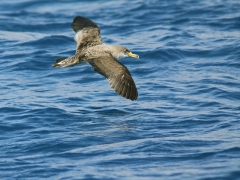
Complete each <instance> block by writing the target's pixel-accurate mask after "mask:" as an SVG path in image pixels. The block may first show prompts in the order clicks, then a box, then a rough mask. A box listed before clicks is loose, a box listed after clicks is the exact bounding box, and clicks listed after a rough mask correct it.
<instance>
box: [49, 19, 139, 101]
mask: <svg viewBox="0 0 240 180" xmlns="http://www.w3.org/2000/svg"><path fill="white" fill-rule="evenodd" d="M71 27H72V29H73V30H74V31H75V32H76V35H75V37H74V40H75V42H76V44H77V48H76V53H75V55H74V56H71V57H68V58H57V59H56V61H55V62H54V64H53V65H52V67H54V68H64V67H70V66H75V65H77V64H79V63H81V62H82V61H88V62H89V63H90V64H91V65H92V67H93V70H94V71H96V72H98V73H99V74H101V75H103V76H104V77H105V78H106V79H107V80H108V82H109V84H110V86H111V88H113V89H114V90H115V92H116V93H118V94H119V95H121V96H122V97H124V98H126V99H130V100H132V101H134V100H136V99H137V97H138V92H137V88H136V85H135V83H134V80H133V78H132V76H131V73H130V72H129V70H128V69H127V67H126V66H124V65H123V64H122V63H120V62H119V61H118V60H117V59H120V58H124V57H133V58H139V56H138V55H137V54H133V53H132V52H131V51H130V50H129V49H127V48H126V47H124V46H119V45H107V44H105V43H103V41H102V39H101V36H100V28H99V27H98V26H97V24H95V23H94V22H92V21H91V20H89V19H87V18H84V17H81V16H77V17H75V18H74V20H73V22H72V25H71Z"/></svg>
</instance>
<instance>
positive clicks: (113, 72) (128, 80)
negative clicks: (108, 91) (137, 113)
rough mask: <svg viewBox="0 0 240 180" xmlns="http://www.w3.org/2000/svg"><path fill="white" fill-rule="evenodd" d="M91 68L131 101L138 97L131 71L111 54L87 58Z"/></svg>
mask: <svg viewBox="0 0 240 180" xmlns="http://www.w3.org/2000/svg"><path fill="white" fill-rule="evenodd" d="M89 63H90V64H91V65H92V66H93V70H94V71H96V72H98V73H99V74H101V75H103V76H105V77H106V78H107V80H108V82H109V84H110V86H111V88H113V89H114V90H115V91H116V93H118V94H119V95H121V96H122V97H124V98H126V99H130V100H132V101H134V100H136V99H137V98H138V92H137V88H136V85H135V83H134V80H133V78H132V77H131V73H130V72H129V70H128V69H127V67H126V66H124V65H123V64H121V63H120V62H119V61H117V60H116V59H115V58H114V57H113V56H112V55H110V54H104V55H102V56H100V57H97V58H95V59H91V60H89Z"/></svg>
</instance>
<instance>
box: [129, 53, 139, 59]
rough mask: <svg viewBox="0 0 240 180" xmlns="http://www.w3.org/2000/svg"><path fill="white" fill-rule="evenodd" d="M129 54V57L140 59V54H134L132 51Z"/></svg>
mask: <svg viewBox="0 0 240 180" xmlns="http://www.w3.org/2000/svg"><path fill="white" fill-rule="evenodd" d="M128 56H129V57H132V58H137V59H139V55H137V54H133V53H132V52H129V53H128Z"/></svg>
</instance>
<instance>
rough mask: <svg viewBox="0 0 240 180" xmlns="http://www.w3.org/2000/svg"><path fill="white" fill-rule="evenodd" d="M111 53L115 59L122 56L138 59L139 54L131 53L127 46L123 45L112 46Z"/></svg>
mask: <svg viewBox="0 0 240 180" xmlns="http://www.w3.org/2000/svg"><path fill="white" fill-rule="evenodd" d="M112 47H113V48H111V49H112V55H113V57H115V58H116V59H121V58H124V57H132V58H137V59H139V55H137V54H133V53H132V52H131V51H130V50H129V49H128V48H126V47H124V46H112Z"/></svg>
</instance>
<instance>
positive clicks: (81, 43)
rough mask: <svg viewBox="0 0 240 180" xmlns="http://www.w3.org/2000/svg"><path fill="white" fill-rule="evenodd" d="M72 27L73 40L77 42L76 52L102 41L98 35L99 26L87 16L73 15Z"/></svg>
mask: <svg viewBox="0 0 240 180" xmlns="http://www.w3.org/2000/svg"><path fill="white" fill-rule="evenodd" d="M72 28H73V30H74V31H75V32H76V35H75V37H74V40H75V41H76V43H77V52H81V51H82V50H83V49H84V48H87V47H91V46H95V45H98V44H102V43H103V42H102V39H101V36H100V28H99V27H98V26H97V25H96V24H95V23H94V22H92V21H91V20H89V19H87V18H84V17H81V16H77V17H75V18H74V20H73V22H72Z"/></svg>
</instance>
